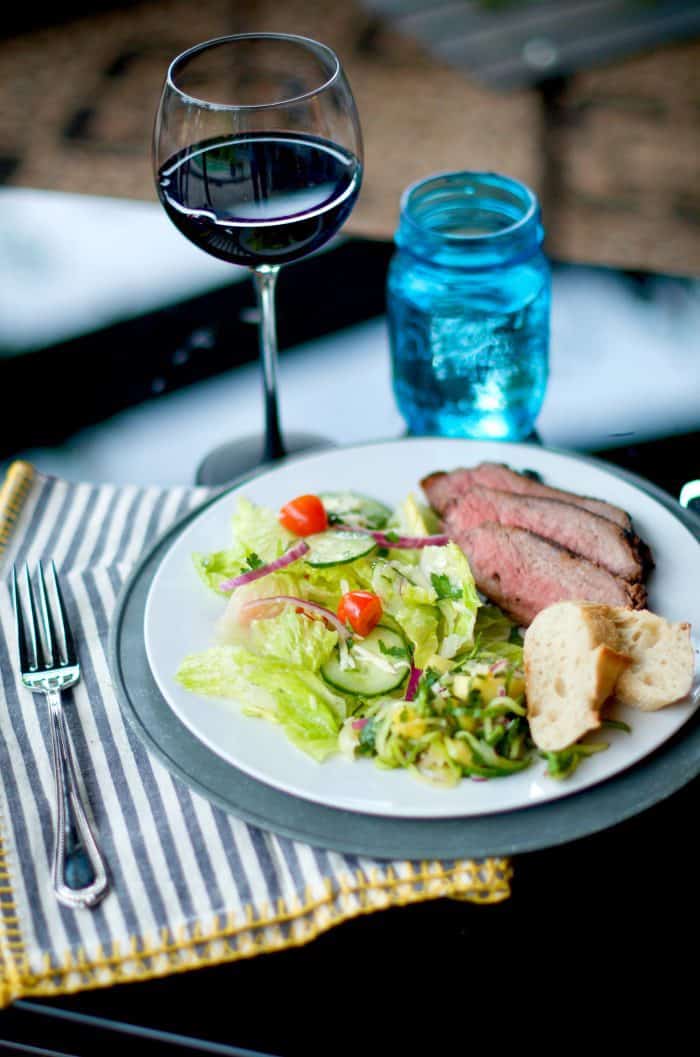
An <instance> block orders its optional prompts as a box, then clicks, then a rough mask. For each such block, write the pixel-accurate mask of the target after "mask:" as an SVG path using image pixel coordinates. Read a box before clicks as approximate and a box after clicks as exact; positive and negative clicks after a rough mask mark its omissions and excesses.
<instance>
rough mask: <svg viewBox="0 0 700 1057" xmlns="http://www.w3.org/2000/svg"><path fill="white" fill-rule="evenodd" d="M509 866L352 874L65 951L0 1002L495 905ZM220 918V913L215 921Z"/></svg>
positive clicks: (10, 984)
mask: <svg viewBox="0 0 700 1057" xmlns="http://www.w3.org/2000/svg"><path fill="white" fill-rule="evenodd" d="M511 877H512V867H511V865H510V862H509V861H508V860H507V859H486V860H484V862H481V863H477V862H472V861H461V862H458V863H456V864H455V865H454V866H453V867H450V869H447V870H446V869H445V868H444V867H443V866H441V864H440V863H422V864H421V866H420V868H419V869H418V870H416V869H415V868H413V866H412V865H411V864H410V863H403V864H402V865H401V867H400V871H399V870H397V869H394V868H391V867H390V868H388V869H387V870H386V871H385V872H384V875H383V876H380V875H379V871H378V870H376V869H373V870H372V871H371V874H370V875H369V876H367V875H366V874H365V873H364V872H363V871H361V870H358V871H357V872H356V874H355V875H354V876H350V875H348V876H347V877H346V878H344V879H341V880H340V881H339V883H338V887H337V888H336V887H335V885H334V883H333V882H332V881H331V880H330V879H329V880H327V881H326V893H325V895H323V896H321V897H318V896H316V897H311V896H310V895H309V893H307V899H306V901H305V902H304V903H302V902H301V901H299V902H298V903H297V904H296V905H295V906H292V907H289V906H288V905H287V903H286V902H285V901H284V900H280V901H279V903H278V904H277V908H276V909H275V910H272V909H271V908H269V907H263V908H261V910H260V913H259V914H257V915H256V913H255V911H254V909H253V908H252V907H251V906H247V907H246V909H245V913H244V915H243V916H244V920H242V921H236V920H235V916H234V915H233V914H228V915H225V916H223V922H221V921H219V923H217V924H216V926H215V927H214V928H212V929H211V930H210V931H209V932H207V933H204V932H203V931H202V929H201V926H200V925H199V924H197V923H195V924H194V925H192V926H191V927H190V928H185V927H183V929H182V930H181V933H180V934H179V935H178V936H175V937H172V936H170V935H168V934H167V930H166V931H165V932H164V934H163V935H162V936H161V938H160V941H159V942H158V943H153V942H151V941H148V940H141V939H139V938H138V937H132V938H131V940H130V942H129V950H127V951H123V950H122V949H120V945H119V943H118V942H117V941H115V943H114V944H113V947H112V950H111V952H110V953H109V954H105V953H104V952H100V954H99V956H98V957H97V958H94V959H92V960H90V961H88V959H87V958H86V956H85V954H84V952H82V951H78V952H77V953H72V952H68V953H67V954H66V955H65V957H64V959H63V964H62V965H61V966H60V967H56V966H52V965H50V964H48V956H47V964H46V965H45V967H44V969H43V971H42V972H40V973H30V972H29V970H28V968H27V966H26V965H25V966H24V971H19V970H18V969H17V970H16V971H15V972H14V973H13V974H12V976H11V977H9V976H8V977H7V978H6V980H5V984H4V990H3V992H2V993H0V1005H7V1004H8V1003H10V1002H12V1001H14V1000H15V999H17V998H26V997H29V996H33V997H36V996H40V995H43V996H47V995H61V994H71V993H74V992H76V991H86V990H94V989H96V988H99V987H109V986H111V985H113V984H123V983H129V982H135V981H140V980H150V979H154V978H156V977H162V976H168V975H170V974H172V973H177V972H186V971H188V970H190V969H199V968H203V967H205V966H213V965H221V964H224V963H225V962H233V961H238V960H241V959H244V958H250V957H253V956H254V955H257V954H266V953H271V952H273V951H280V950H286V949H290V948H292V947H300V946H303V945H304V944H306V943H309V942H310V941H311V940H313V939H315V938H316V937H317V936H319V935H321V934H322V933H324V932H326V931H327V930H328V929H330V928H333V927H334V926H335V925H338V924H341V923H342V922H344V921H348V920H350V919H352V918H355V917H359V916H360V915H364V914H370V913H373V912H374V911H377V910H385V909H387V908H389V907H396V906H407V905H408V904H415V903H420V902H426V901H428V900H432V899H439V898H445V897H449V898H453V899H462V900H466V901H468V902H473V903H480V904H487V905H488V904H494V903H500V902H502V901H503V900H505V899H508V897H509V896H510V881H511ZM220 917H221V916H220Z"/></svg>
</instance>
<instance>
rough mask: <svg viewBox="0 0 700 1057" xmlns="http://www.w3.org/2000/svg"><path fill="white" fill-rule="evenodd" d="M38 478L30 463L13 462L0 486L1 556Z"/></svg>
mask: <svg viewBox="0 0 700 1057" xmlns="http://www.w3.org/2000/svg"><path fill="white" fill-rule="evenodd" d="M35 476H36V473H35V470H34V467H33V466H32V465H31V464H30V463H28V462H20V461H17V462H13V463H12V464H11V465H10V467H9V468H8V470H7V473H6V475H5V480H4V482H3V484H2V486H0V555H2V552H3V551H4V550H5V547H6V546H7V544H8V543H9V542H10V536H11V535H12V529H13V528H14V526H15V522H16V520H17V518H18V517H19V514H20V511H21V509H22V507H23V505H24V500H25V499H26V498H27V496H28V495H29V490H30V488H31V486H32V481H33V480H34V478H35Z"/></svg>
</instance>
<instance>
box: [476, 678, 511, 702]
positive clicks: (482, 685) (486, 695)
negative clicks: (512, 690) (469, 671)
mask: <svg viewBox="0 0 700 1057" xmlns="http://www.w3.org/2000/svg"><path fill="white" fill-rule="evenodd" d="M473 687H474V689H475V690H478V691H479V693H480V694H481V699H482V701H483V702H484V704H485V705H489V704H490V703H491V702H492V701H493V699H494V697H498V691H499V690H501V689H504V688H505V682H504V680H503V678H502V677H501V676H498V675H491V674H488V675H477V676H476V678H475V679H474V683H473Z"/></svg>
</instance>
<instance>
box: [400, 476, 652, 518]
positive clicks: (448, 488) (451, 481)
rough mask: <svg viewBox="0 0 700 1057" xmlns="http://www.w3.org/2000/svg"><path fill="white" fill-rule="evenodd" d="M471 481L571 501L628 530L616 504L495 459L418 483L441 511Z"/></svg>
mask: <svg viewBox="0 0 700 1057" xmlns="http://www.w3.org/2000/svg"><path fill="white" fill-rule="evenodd" d="M475 485H482V486H483V487H484V488H497V489H498V490H499V491H501V492H514V493H515V494H516V495H528V496H541V497H542V498H544V499H559V500H561V501H562V502H564V503H573V505H574V506H580V507H583V509H584V510H590V511H591V513H593V514H598V515H599V516H600V517H604V518H607V519H608V521H614V522H615V524H616V525H619V526H620V527H621V528H623V529H625V530H626V531H628V532H629V531H630V530H631V528H632V524H631V522H630V518H629V514H627V513H625V511H624V510H621V509H620V507H617V506H613V504H612V503H606V502H605V501H604V500H602V499H591V498H590V497H588V496H582V495H577V494H576V493H575V492H565V491H562V490H561V489H559V488H550V487H549V486H548V485H546V484H542V483H541V481H536V480H535V479H534V478H532V477H528V476H527V475H526V474H522V473H516V471H515V470H511V469H510V467H509V466H504V465H503V464H502V463H498V462H482V463H480V464H479V466H474V467H472V468H471V469H462V468H460V469H458V470H453V471H452V472H451V473H431V474H429V475H428V477H424V478H423V480H422V481H421V486H422V488H423V491H424V492H425V494H426V496H427V497H428V502H429V503H430V505H431V506H432V507H433V508H434V509H435V510H437V512H438V514H441V513H442V512H443V510H444V509H445V507H446V506H447V504H448V502H449V501H450V500H451V499H455V498H456V497H457V496H459V495H464V494H465V493H466V492H469V491H471V489H472V488H473V487H474V486H475Z"/></svg>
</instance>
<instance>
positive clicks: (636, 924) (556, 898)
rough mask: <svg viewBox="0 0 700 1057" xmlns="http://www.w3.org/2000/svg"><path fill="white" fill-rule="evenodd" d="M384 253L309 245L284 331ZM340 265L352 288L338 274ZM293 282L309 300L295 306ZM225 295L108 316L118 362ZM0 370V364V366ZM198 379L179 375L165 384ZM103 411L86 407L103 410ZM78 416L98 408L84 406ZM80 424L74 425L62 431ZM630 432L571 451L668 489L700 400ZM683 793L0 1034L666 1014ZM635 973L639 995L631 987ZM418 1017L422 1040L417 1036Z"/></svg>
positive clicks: (319, 1034)
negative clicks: (462, 876) (494, 880)
mask: <svg viewBox="0 0 700 1057" xmlns="http://www.w3.org/2000/svg"><path fill="white" fill-rule="evenodd" d="M390 252H391V249H390V247H389V246H388V245H386V244H381V243H377V244H371V243H370V244H362V243H358V244H355V243H351V244H349V245H347V246H346V247H345V248H344V249H342V248H341V249H340V250H339V251H338V253H337V254H335V255H334V256H331V257H329V258H328V262H327V263H325V264H324V266H323V267H320V266H319V262H318V260H317V261H315V262H313V261H310V262H308V263H307V264H306V265H299V266H297V268H296V269H295V271H296V275H297V277H298V283H297V285H296V286H295V288H294V293H293V294H292V292H291V287H289V288H288V289H289V294H288V296H289V303H290V309H289V314H288V327H289V330H288V331H287V332H286V334H285V337H284V344H285V345H293V344H294V343H295V342H299V341H304V340H308V339H310V338H313V337H318V336H319V334H321V333H324V332H325V333H328V332H330V331H332V330H333V328H334V327H336V326H347V325H349V324H351V323H353V322H357V321H358V320H362V319H369V318H373V317H376V316H377V315H379V314H381V312H382V310H383V289H382V285H383V276H384V272H385V269H386V264H387V262H388V259H389V255H390ZM304 268H306V269H307V271H306V272H305V271H304V270H303V269H304ZM349 274H352V275H353V280H354V281H353V284H352V287H351V288H350V287H349V284H348V283H347V282H345V283H344V284H343V283H341V284H339V283H338V279H339V278H342V277H345V278H347V276H348V275H349ZM606 274H607V275H608V276H609V278H610V281H611V282H619V281H620V276H619V275H618V274H615V273H606ZM310 277H311V278H312V279H313V289H314V291H315V294H316V298H315V300H314V304H317V303H318V298H317V295H318V290H319V284H323V283H326V284H327V290H328V297H329V299H330V303H331V304H332V303H333V302H332V294H331V291H332V290H333V289H336V288H338V286H339V285H342V286H344V288H345V290H346V292H345V293H344V294H342V295H341V296H340V298H339V300H338V302H337V312H334V311H332V310H325V309H324V311H322V312H319V313H311V312H310V311H309V308H310V306H309V303H308V296H309V294H308V290H309V279H310ZM624 278H625V281H626V282H629V283H630V284H631V286H632V287H634V288H635V289H642V290H646V291H647V292H648V291H649V290H655V289H658V282H659V277H651V276H644V274H643V273H640V274H638V275H635V276H625V277H624ZM675 281H677V282H683V281H682V280H675ZM688 282H691V281H690V280H689V281H688ZM693 288H694V287H693ZM348 290H351V292H348ZM246 296H248V295H247V293H246V292H244V291H242V292H241V293H240V297H241V298H242V299H245V297H246ZM302 297H305V298H306V299H307V300H306V302H305V303H301V304H300V302H299V299H300V298H302ZM647 301H648V297H647ZM644 304H645V302H644V299H643V298H642V299H641V300H640V305H641V306H643V305H644ZM305 307H306V311H305V310H304V308H305ZM590 307H591V311H594V310H595V305H594V304H592V305H591V306H590ZM641 310H642V309H641V308H640V311H641ZM223 311H224V306H223V303H222V301H221V299H218V295H217V294H216V293H213V294H206V295H202V296H200V297H197V298H193V299H192V300H191V301H189V302H183V303H181V304H179V305H176V306H171V307H170V308H168V309H162V310H160V311H156V312H151V313H148V314H145V315H143V316H142V317H141V318H140V319H138V320H135V321H131V322H126V323H124V324H122V325H123V326H124V327H126V328H127V329H128V328H129V327H132V328H133V327H137V328H138V327H141V328H147V330H148V334H149V348H150V349H151V355H152V362H151V363H150V364H149V363H148V362H146V363H144V362H141V363H139V364H137V365H136V366H135V368H134V375H135V376H137V377H141V376H142V377H143V378H144V379H145V378H146V376H147V374H148V371H149V369H152V368H153V366H154V364H155V363H156V361H158V358H159V357H162V356H163V355H164V350H165V349H166V348H167V347H169V346H170V345H172V343H173V341H176V340H177V336H178V334H179V333H180V332H181V331H182V330H183V329H184V330H187V331H190V330H191V328H192V324H193V321H196V320H201V319H203V318H207V319H209V320H211V318H212V316H216V314H217V313H222V312H223ZM112 331H113V328H112ZM106 335H107V336H106V338H105V332H99V333H96V334H93V335H87V336H82V337H77V338H75V339H74V340H73V341H71V340H69V341H66V342H63V343H62V344H61V346H60V348H58V353H57V348H53V349H48V348H47V349H38V350H34V351H33V352H32V353H31V358H32V360H33V364H34V368H35V367H36V364H37V363H41V362H44V363H47V362H49V357H53V360H52V362H53V363H54V364H57V363H58V362H59V361H58V359H56V357H57V355H60V357H62V358H63V362H66V361H67V360H68V359H70V358H71V357H75V358H77V359H79V358H80V357H81V356H83V357H85V356H87V357H89V355H90V348H89V344H90V342H93V343H94V342H97V341H100V340H107V341H108V342H109V341H111V340H113V333H112V332H111V331H107V332H106ZM159 335H160V341H158V340H156V338H157V337H158V336H159ZM240 350H241V352H240V357H241V361H242V362H245V361H247V360H248V359H250V358H251V357H253V356H254V355H255V348H254V344H253V340H252V338H251V335H250V333H249V330H248V331H245V344H244V343H241V344H240ZM214 351H215V350H214ZM203 360H204V362H203V363H200V364H199V365H197V366H195V367H193V368H192V370H193V371H195V372H196V371H198V370H201V371H202V372H203V373H210V374H212V375H213V374H216V372H217V371H220V370H221V369H222V363H221V360H220V359H217V357H216V356H215V355H214V353H213V352H212V355H211V356H210V357H204V358H203ZM22 361H24V362H22ZM28 363H29V359H28V358H24V357H13V367H12V370H13V371H15V372H18V373H19V374H20V375H21V373H22V371H23V370H26V369H28V367H27V364H28ZM2 369H3V371H4V372H5V377H6V378H7V377H8V375H7V371H8V370H9V368H6V366H5V365H3V367H2ZM132 378H133V376H132ZM13 379H14V375H13ZM15 380H16V379H15ZM197 380H198V379H197V378H196V377H194V376H192V377H184V378H183V379H182V381H181V383H178V384H182V385H183V386H186V385H189V384H192V383H194V382H196V381H197ZM650 384H651V382H650ZM656 384H658V379H657V380H656ZM142 397H143V390H140V389H139V387H138V385H136V386H135V387H134V388H133V389H132V390H131V391H129V390H128V387H126V386H125V387H124V388H123V389H122V390H120V392H119V394H118V395H117V397H115V398H114V402H115V403H116V404H121V406H122V407H127V406H128V405H129V402H130V401H131V402H136V401H138V400H140V399H142ZM116 409H117V408H115V406H112V407H111V408H107V407H103V408H101V409H100V413H102V414H105V415H106V414H108V413H110V412H114V411H115V410H116ZM93 412H94V409H93ZM587 413H588V414H595V411H594V410H593V409H590V408H589V409H588V411H587ZM92 417H93V419H94V418H97V417H99V416H98V414H97V412H94V413H92ZM84 425H85V423H84V422H80V421H76V422H75V423H74V425H73V429H74V430H76V429H79V427H81V426H84ZM690 425H691V426H692V423H691V424H690ZM42 428H43V427H42ZM23 430H24V433H23V434H22V436H21V439H20V440H19V443H17V438H16V436H14V437H10V435H9V433H8V434H6V435H5V438H4V444H5V447H4V450H3V452H2V453H1V454H2V455H4V456H5V457H6V458H11V457H12V456H13V455H14V454H18V453H20V452H21V449H22V448H33V449H35V450H41V449H40V448H38V447H37V446H39V445H41V444H42V443H44V444H45V443H46V442H47V441H49V442H50V443H53V444H60V443H61V441H62V440H64V439H67V438H66V437H65V433H66V427H65V426H63V427H62V430H63V433H62V432H61V429H59V427H58V425H57V426H56V428H55V429H49V430H48V431H47V430H46V429H45V428H44V431H43V432H42V429H40V428H39V427H37V428H36V429H35V430H34V431H32V429H31V426H30V425H27V424H25V425H24V427H23ZM631 433H632V435H631V436H627V437H618V438H611V437H610V436H609V435H606V436H604V437H601V439H600V443H599V444H598V445H596V444H588V445H586V447H585V449H584V448H583V447H580V448H579V450H587V451H589V452H592V453H594V454H597V455H599V456H600V457H602V458H604V459H606V460H608V461H610V462H611V464H613V465H616V466H620V467H623V468H625V469H627V470H631V471H633V472H634V473H636V474H638V475H641V476H642V477H645V478H647V479H648V480H650V481H651V482H653V483H654V484H656V485H658V486H660V487H661V488H663V489H665V490H666V491H667V492H668V493H669V494H670V495H672V496H674V497H677V496H678V493H679V491H680V488H681V486H682V485H683V484H684V483H685V482H686V481H688V480H690V479H693V478H696V477H698V476H700V473H699V470H698V456H699V454H700V445H699V443H698V442H699V440H700V408H698V419H697V422H696V424H695V427H694V428H689V422H688V418H687V415H686V417H685V418H683V421H682V423H681V425H680V428H677V423H674V420H673V417H672V416H671V417H670V418H669V420H668V423H667V426H666V428H664V429H661V428H660V429H658V435H655V436H649V435H648V433H646V434H645V432H644V431H643V430H642V431H640V432H639V433H636V432H635V431H631ZM612 445H614V446H612ZM698 586H699V587H700V585H698ZM699 793H700V780H695V781H693V782H692V783H690V784H689V785H687V786H686V787H684V788H683V789H681V790H680V791H679V792H677V793H675V794H674V795H673V796H671V797H670V798H668V799H667V800H665V801H663V802H661V803H658V804H657V805H656V806H655V807H653V808H651V809H649V810H647V811H645V812H644V813H643V814H641V815H638V816H636V817H634V818H632V819H631V820H629V821H627V822H625V823H623V824H620V825H618V826H616V827H614V828H613V829H611V830H608V831H605V832H602V833H599V834H597V835H595V836H592V837H588V838H586V839H583V840H580V841H576V842H573V843H571V844H568V845H565V846H563V847H557V848H555V849H552V850H550V851H542V852H537V853H533V854H529V855H522V856H519V857H518V858H517V859H516V861H515V862H514V877H513V891H512V897H511V898H510V899H509V900H508V901H506V902H504V903H502V904H499V905H495V906H491V907H484V906H474V905H471V904H469V903H462V902H457V901H453V900H436V901H432V902H427V903H423V904H419V905H416V906H411V907H406V908H401V909H392V910H388V911H381V912H378V913H373V914H370V915H368V916H366V917H360V918H357V919H355V920H353V921H351V922H348V923H345V924H343V925H340V926H338V927H335V928H333V929H331V930H330V931H329V932H327V933H325V934H324V935H322V936H320V937H319V938H317V939H316V940H314V941H313V942H312V943H310V944H308V945H307V946H304V947H301V948H298V949H292V950H287V951H284V952H281V953H273V954H265V955H261V956H259V957H257V958H254V959H251V960H242V961H238V962H235V963H232V964H228V965H223V966H219V967H216V968H212V969H204V970H198V971H196V972H186V973H183V974H180V975H174V976H170V977H167V978H165V979H161V980H155V981H151V982H146V983H138V984H131V985H123V986H117V987H112V988H109V989H107V990H95V991H92V992H87V993H82V994H76V995H74V996H65V997H60V998H56V999H52V1000H40V1001H18V1002H16V1003H15V1004H14V1005H13V1006H12V1007H11V1008H9V1009H7V1010H5V1011H4V1012H2V1013H0V1049H3V1048H4V1050H3V1052H9V1053H13V1052H16V1053H50V1054H71V1055H88V1054H90V1055H92V1054H98V1053H99V1052H100V1050H101V1049H104V1048H106V1049H107V1052H111V1049H112V1048H114V1049H117V1048H119V1049H120V1051H121V1049H122V1047H125V1046H128V1045H132V1046H133V1047H134V1048H135V1052H136V1053H148V1054H149V1055H150V1054H153V1055H159V1054H161V1053H162V1054H166V1053H167V1054H176V1053H179V1052H183V1051H185V1052H186V1051H187V1050H191V1051H194V1052H202V1053H206V1052H211V1053H231V1054H235V1053H250V1052H252V1053H258V1054H260V1053H262V1054H270V1055H279V1057H286V1055H304V1057H313V1055H316V1054H319V1055H321V1054H324V1055H325V1054H330V1053H338V1052H343V1053H344V1052H353V1053H355V1052H366V1053H370V1054H374V1053H377V1054H379V1053H382V1054H384V1053H389V1052H390V1053H395V1052H396V1053H400V1052H406V1053H409V1054H410V1053H414V1052H426V1053H427V1052H431V1053H432V1052H435V1053H443V1052H452V1051H453V1050H454V1051H457V1050H458V1049H459V1050H463V1049H466V1048H468V1047H469V1046H471V1045H473V1044H474V1043H475V1042H477V1040H484V1039H485V1040H486V1041H487V1042H489V1043H490V1044H491V1045H497V1046H499V1047H500V1046H501V1045H508V1046H514V1045H518V1046H519V1045H522V1044H523V1041H522V1040H524V1039H525V1038H528V1039H533V1038H536V1039H537V1041H538V1043H539V1044H541V1045H552V1046H557V1048H560V1047H561V1046H562V1045H566V1046H569V1045H571V1044H573V1043H574V1042H575V1039H576V1036H577V1035H579V1034H582V1035H583V1034H584V1033H585V1035H586V1036H587V1037H589V1038H591V1039H593V1040H595V1039H597V1038H599V1037H600V1036H599V1032H600V1031H601V1030H602V1029H601V1024H602V1020H601V1019H600V1018H601V1017H602V1016H603V1015H604V1014H605V1012H606V1010H607V1013H608V1014H611V1013H614V1014H615V1017H616V1018H617V1019H616V1023H617V1026H618V1027H619V1025H620V1018H622V1019H624V1021H625V1023H626V1024H627V1025H628V1031H631V1030H632V1028H633V1027H634V1024H630V1023H629V1022H630V1021H633V1022H635V1023H637V1024H638V1023H641V1022H644V1023H650V1022H651V1021H652V1020H655V1019H661V1014H662V1011H665V1010H666V1009H667V1008H670V1007H669V1006H668V1005H667V1003H668V1002H670V995H671V990H673V994H674V1004H673V1009H674V1015H675V1018H676V1019H675V1020H674V1023H675V1024H678V1023H680V1020H682V1019H683V1018H684V1017H685V1016H686V1015H687V1014H689V1013H690V1012H691V1010H692V1007H689V1006H688V1005H687V1004H684V1003H683V1002H682V1001H681V994H682V992H683V990H684V982H683V981H684V979H685V976H684V974H683V973H681V972H680V971H679V969H678V964H679V959H681V958H682V956H684V954H685V953H687V952H688V951H690V952H692V951H693V950H694V946H695V944H696V943H697V941H698V939H699V938H700V937H699V936H698V896H697V891H698V883H697V876H696V873H695V865H694V864H695V859H696V854H694V846H696V845H697V813H698V808H699V807H700V799H699ZM651 980H653V988H652V990H653V997H652V998H650V1000H649V1002H648V1003H647V1002H646V999H645V995H646V993H647V990H648V988H649V987H650V986H651V985H650V981H651ZM623 996H624V998H623ZM623 1001H624V1002H625V1003H626V1004H625V1005H624V1006H621V1003H622V1002H623ZM630 1002H631V1003H633V1004H630ZM553 1008H557V1009H559V1010H560V1011H561V1010H562V1009H564V1010H565V1011H567V1014H568V1016H567V1020H568V1026H567V1033H566V1035H563V1036H560V1035H555V1034H554V1031H555V1029H554V1027H553V1024H554V1020H553V1013H552V1009H553ZM611 1030H617V1029H616V1028H615V1029H610V1028H608V1029H606V1031H607V1032H608V1034H607V1036H606V1038H607V1039H608V1040H610V1039H611V1038H612V1035H611ZM423 1033H425V1035H426V1037H427V1039H428V1043H427V1044H426V1045H430V1047H431V1048H430V1050H428V1049H427V1048H426V1049H424V1050H423V1049H419V1041H418V1040H419V1037H420V1036H421V1035H422V1034H423ZM629 1037H630V1036H629V1034H628V1038H629Z"/></svg>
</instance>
